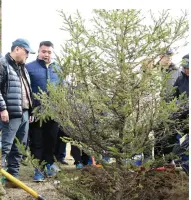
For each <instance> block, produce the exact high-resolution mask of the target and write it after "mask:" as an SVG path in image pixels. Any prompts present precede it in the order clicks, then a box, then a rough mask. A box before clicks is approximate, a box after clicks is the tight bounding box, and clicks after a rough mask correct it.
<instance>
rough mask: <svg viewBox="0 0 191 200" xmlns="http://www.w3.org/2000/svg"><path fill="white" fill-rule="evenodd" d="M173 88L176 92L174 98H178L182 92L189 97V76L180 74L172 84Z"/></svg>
mask: <svg viewBox="0 0 191 200" xmlns="http://www.w3.org/2000/svg"><path fill="white" fill-rule="evenodd" d="M174 87H176V92H175V94H174V96H175V97H177V98H178V97H179V95H181V94H182V93H183V92H186V94H187V96H188V97H189V76H187V75H186V74H185V73H184V72H181V75H180V76H179V77H178V78H177V79H176V81H175V83H174Z"/></svg>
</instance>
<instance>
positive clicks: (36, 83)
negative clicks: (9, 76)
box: [26, 58, 59, 107]
mask: <svg viewBox="0 0 191 200" xmlns="http://www.w3.org/2000/svg"><path fill="white" fill-rule="evenodd" d="M26 68H27V70H28V73H29V76H30V79H31V87H32V91H33V93H35V94H36V93H38V92H39V88H40V89H41V90H42V91H45V92H46V91H47V83H48V82H50V83H55V84H56V83H59V78H58V75H57V73H56V70H55V69H57V70H59V67H58V66H57V65H56V64H55V63H54V62H53V63H51V64H50V65H49V66H48V68H47V67H46V64H45V62H44V60H40V59H38V58H37V59H36V60H35V61H33V62H30V63H28V64H26ZM39 105H40V102H39V101H37V100H34V107H36V106H39Z"/></svg>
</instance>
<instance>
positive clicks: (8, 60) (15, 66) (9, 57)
mask: <svg viewBox="0 0 191 200" xmlns="http://www.w3.org/2000/svg"><path fill="white" fill-rule="evenodd" d="M5 58H6V60H7V62H8V63H9V65H11V66H12V67H14V68H15V69H16V70H18V69H19V66H20V67H21V68H24V66H25V64H18V63H16V61H15V60H14V59H13V58H12V57H11V55H10V53H7V54H6V55H5Z"/></svg>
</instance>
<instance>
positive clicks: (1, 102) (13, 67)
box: [0, 54, 32, 119]
mask: <svg viewBox="0 0 191 200" xmlns="http://www.w3.org/2000/svg"><path fill="white" fill-rule="evenodd" d="M20 70H22V72H23V74H24V76H25V79H26V81H27V83H28V87H29V90H30V95H31V97H32V90H31V87H30V78H29V75H28V73H27V70H26V69H25V67H24V65H22V66H18V65H17V64H16V62H15V61H14V60H13V59H12V58H11V56H10V55H9V54H7V55H6V56H5V58H4V57H2V58H0V111H3V110H7V111H8V113H9V118H10V119H11V118H21V117H22V113H23V109H22V100H23V99H22V88H21V71H20ZM31 110H32V105H31V106H30V110H29V111H31Z"/></svg>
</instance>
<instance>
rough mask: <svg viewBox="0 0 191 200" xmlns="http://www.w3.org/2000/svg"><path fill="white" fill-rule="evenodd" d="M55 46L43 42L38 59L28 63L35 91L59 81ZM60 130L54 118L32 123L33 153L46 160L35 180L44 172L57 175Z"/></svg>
mask: <svg viewBox="0 0 191 200" xmlns="http://www.w3.org/2000/svg"><path fill="white" fill-rule="evenodd" d="M53 48H54V46H53V44H52V43H51V42H50V41H43V42H41V43H40V45H39V50H38V57H37V59H36V60H34V61H33V62H30V63H28V64H27V65H26V68H27V70H28V73H29V76H30V79H31V87H32V91H33V93H38V92H39V88H40V89H41V90H42V91H44V92H46V91H47V82H50V83H54V84H57V83H59V78H58V75H57V73H56V72H55V68H57V69H58V66H57V65H56V63H54V62H52V55H53ZM37 106H39V108H40V102H39V101H37V100H34V107H37ZM39 110H40V109H39ZM58 131H59V127H58V124H57V123H56V122H55V121H53V120H49V121H47V122H43V124H42V126H40V122H39V121H37V122H33V123H31V125H30V133H29V134H30V148H31V153H32V155H34V158H36V159H38V160H39V161H40V163H42V161H45V162H46V166H44V169H43V170H44V172H45V173H41V171H39V170H38V169H35V173H34V178H33V180H34V181H37V182H39V181H44V179H45V176H44V174H46V176H48V177H52V176H54V175H55V172H54V170H53V168H52V167H51V165H52V164H53V163H54V156H53V155H54V151H55V145H56V141H57V135H58Z"/></svg>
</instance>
